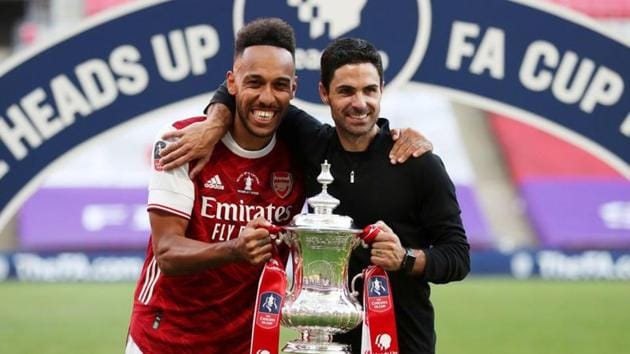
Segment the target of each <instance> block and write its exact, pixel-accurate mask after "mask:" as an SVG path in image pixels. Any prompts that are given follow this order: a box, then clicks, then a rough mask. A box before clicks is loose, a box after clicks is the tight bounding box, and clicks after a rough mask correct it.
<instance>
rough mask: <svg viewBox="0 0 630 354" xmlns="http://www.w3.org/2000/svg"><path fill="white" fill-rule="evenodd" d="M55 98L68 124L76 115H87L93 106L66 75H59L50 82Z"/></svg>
mask: <svg viewBox="0 0 630 354" xmlns="http://www.w3.org/2000/svg"><path fill="white" fill-rule="evenodd" d="M50 88H51V91H52V94H53V99H54V101H55V104H56V105H57V113H58V114H59V117H60V118H61V121H62V122H64V123H65V125H66V126H68V125H70V124H72V123H74V120H75V116H76V115H77V114H81V115H82V116H83V117H87V116H88V115H90V114H91V113H92V107H90V103H89V102H88V101H87V98H85V96H83V94H82V93H81V91H79V89H78V88H76V86H74V84H73V83H72V82H71V81H70V79H68V77H67V76H66V75H58V76H56V77H55V78H53V79H52V81H51V82H50Z"/></svg>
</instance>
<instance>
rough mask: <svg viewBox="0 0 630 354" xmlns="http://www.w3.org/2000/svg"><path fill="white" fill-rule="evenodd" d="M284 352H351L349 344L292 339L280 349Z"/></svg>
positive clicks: (313, 353) (320, 353) (314, 353)
mask: <svg viewBox="0 0 630 354" xmlns="http://www.w3.org/2000/svg"><path fill="white" fill-rule="evenodd" d="M282 351H283V352H285V353H302V354H351V353H352V351H351V350H350V346H349V345H347V344H340V343H334V342H304V341H300V340H294V341H291V342H288V343H287V345H286V346H285V347H284V348H283V349H282Z"/></svg>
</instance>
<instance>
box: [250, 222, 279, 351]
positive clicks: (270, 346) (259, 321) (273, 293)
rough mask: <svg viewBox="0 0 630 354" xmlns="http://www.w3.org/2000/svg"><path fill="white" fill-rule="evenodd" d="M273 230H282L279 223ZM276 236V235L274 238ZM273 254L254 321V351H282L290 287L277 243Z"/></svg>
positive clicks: (261, 284) (264, 274) (262, 279)
mask: <svg viewBox="0 0 630 354" xmlns="http://www.w3.org/2000/svg"><path fill="white" fill-rule="evenodd" d="M267 230H268V231H269V233H270V234H276V235H277V234H278V233H280V232H281V231H282V230H283V229H282V227H279V226H275V225H273V226H271V227H268V228H267ZM274 241H275V238H273V237H272V242H274ZM271 253H272V257H271V259H269V260H268V261H267V263H265V266H264V267H263V271H262V273H261V275H260V280H259V281H258V292H257V294H256V307H255V308H254V320H253V324H252V340H251V345H250V353H251V354H278V341H279V340H280V319H281V317H282V305H283V303H284V297H285V293H286V288H287V277H286V274H285V271H284V262H283V261H282V259H281V257H280V252H279V251H278V247H277V245H276V244H273V249H272V252H271Z"/></svg>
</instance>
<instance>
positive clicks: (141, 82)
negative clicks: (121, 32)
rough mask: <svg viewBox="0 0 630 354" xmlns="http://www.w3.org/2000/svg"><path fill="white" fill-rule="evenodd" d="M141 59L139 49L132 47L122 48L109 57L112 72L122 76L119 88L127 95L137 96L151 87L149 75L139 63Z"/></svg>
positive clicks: (125, 46) (124, 46)
mask: <svg viewBox="0 0 630 354" xmlns="http://www.w3.org/2000/svg"><path fill="white" fill-rule="evenodd" d="M140 58H141V55H140V52H139V51H138V49H137V48H136V47H134V46H131V45H123V46H120V47H118V48H116V49H115V50H114V51H113V52H112V54H111V55H110V56H109V65H111V67H112V71H113V72H115V73H116V74H118V75H119V76H120V78H119V79H118V80H117V82H118V88H119V89H120V92H122V93H123V94H125V95H128V96H133V95H137V94H139V93H140V92H142V91H144V89H145V88H147V86H148V85H149V74H148V73H147V70H146V69H145V68H144V66H142V65H140V64H139V63H138V61H140Z"/></svg>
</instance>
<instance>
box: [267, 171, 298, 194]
mask: <svg viewBox="0 0 630 354" xmlns="http://www.w3.org/2000/svg"><path fill="white" fill-rule="evenodd" d="M271 188H273V191H274V192H275V193H276V195H277V196H278V197H280V198H282V199H284V198H286V197H287V196H288V195H289V194H291V190H292V189H293V175H292V174H291V172H285V171H276V172H273V173H272V174H271Z"/></svg>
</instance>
